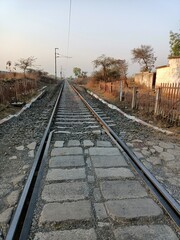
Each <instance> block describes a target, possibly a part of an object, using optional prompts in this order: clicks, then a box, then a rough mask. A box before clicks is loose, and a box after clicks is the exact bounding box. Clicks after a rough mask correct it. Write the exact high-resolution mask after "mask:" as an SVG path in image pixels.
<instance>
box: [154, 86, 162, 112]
mask: <svg viewBox="0 0 180 240" xmlns="http://www.w3.org/2000/svg"><path fill="white" fill-rule="evenodd" d="M160 98H161V88H158V89H157V93H156V102H155V107H154V115H158V114H159V103H160Z"/></svg>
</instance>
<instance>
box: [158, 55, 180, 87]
mask: <svg viewBox="0 0 180 240" xmlns="http://www.w3.org/2000/svg"><path fill="white" fill-rule="evenodd" d="M161 83H180V57H170V58H169V59H168V65H167V66H161V67H157V68H156V86H160V84H161Z"/></svg>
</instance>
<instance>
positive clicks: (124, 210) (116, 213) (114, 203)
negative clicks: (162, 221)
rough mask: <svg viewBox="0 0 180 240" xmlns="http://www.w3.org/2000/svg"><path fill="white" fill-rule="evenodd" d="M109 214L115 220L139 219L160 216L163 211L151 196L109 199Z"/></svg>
mask: <svg viewBox="0 0 180 240" xmlns="http://www.w3.org/2000/svg"><path fill="white" fill-rule="evenodd" d="M105 205H106V209H107V211H108V214H109V216H110V217H111V218H112V219H113V220H120V221H122V220H123V219H124V220H130V219H139V218H140V217H141V218H142V217H158V216H160V215H161V214H162V213H163V212H162V210H161V208H160V207H159V206H158V205H157V204H156V203H155V202H154V201H153V200H152V199H150V198H139V199H125V200H109V201H107V202H105Z"/></svg>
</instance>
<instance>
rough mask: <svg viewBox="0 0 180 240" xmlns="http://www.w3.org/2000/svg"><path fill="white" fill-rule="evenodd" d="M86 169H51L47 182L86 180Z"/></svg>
mask: <svg viewBox="0 0 180 240" xmlns="http://www.w3.org/2000/svg"><path fill="white" fill-rule="evenodd" d="M85 177H86V175H85V169H84V168H77V169H74V168H73V169H50V170H48V173H47V176H46V180H47V181H62V180H76V179H85Z"/></svg>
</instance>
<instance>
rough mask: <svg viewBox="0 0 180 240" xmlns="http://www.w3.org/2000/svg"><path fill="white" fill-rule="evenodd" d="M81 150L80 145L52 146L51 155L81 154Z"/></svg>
mask: <svg viewBox="0 0 180 240" xmlns="http://www.w3.org/2000/svg"><path fill="white" fill-rule="evenodd" d="M82 154H83V151H82V148H81V147H64V148H54V149H53V150H52V152H51V157H54V156H66V155H82Z"/></svg>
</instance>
